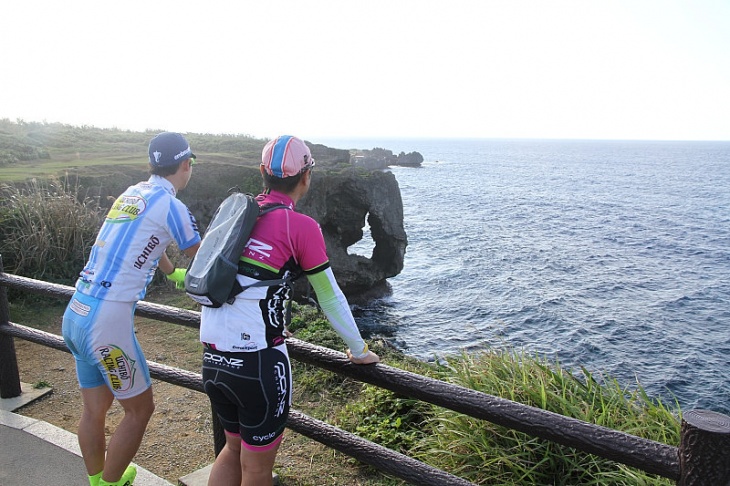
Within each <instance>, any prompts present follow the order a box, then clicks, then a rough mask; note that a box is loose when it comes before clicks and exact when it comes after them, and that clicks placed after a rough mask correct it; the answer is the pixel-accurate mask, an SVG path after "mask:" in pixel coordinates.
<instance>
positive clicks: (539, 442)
mask: <svg viewBox="0 0 730 486" xmlns="http://www.w3.org/2000/svg"><path fill="white" fill-rule="evenodd" d="M441 379H442V380H444V381H448V382H453V383H455V384H459V385H462V386H465V387H467V388H472V389H474V390H478V391H481V392H484V393H487V394H490V395H495V396H499V397H502V398H507V399H509V400H512V401H515V402H519V403H523V404H526V405H531V406H534V407H538V408H541V409H544V410H549V411H551V412H555V413H558V414H561V415H565V416H568V417H573V418H576V419H579V420H583V421H586V422H590V423H594V424H597V425H601V426H604V427H608V428H611V429H616V430H621V431H623V432H626V433H629V434H632V435H636V436H639V437H644V438H647V439H651V440H655V441H658V442H662V443H665V444H670V445H677V444H678V443H679V430H680V417H679V407H678V406H677V408H676V410H672V409H670V408H668V407H667V406H665V405H664V404H663V403H662V402H661V401H660V400H652V399H650V398H649V397H648V396H647V394H646V393H645V392H644V390H643V388H642V387H641V386H638V387H637V389H635V390H629V389H627V388H624V387H621V386H620V385H619V383H618V382H617V381H616V380H614V379H606V380H602V383H599V381H598V380H597V379H596V378H595V377H594V376H593V375H592V374H591V373H590V372H588V371H587V370H586V369H582V370H581V373H580V374H579V375H578V376H576V375H574V374H572V373H570V372H568V371H566V370H563V369H561V367H560V365H559V364H558V363H547V362H546V361H545V360H543V359H540V358H539V357H530V356H526V355H524V354H521V353H518V352H515V351H502V352H484V353H478V354H472V355H466V354H463V355H461V356H457V357H452V358H447V361H446V365H445V366H444V368H443V370H442V373H441ZM430 428H431V430H432V433H431V434H429V435H427V436H425V437H424V438H423V440H421V441H420V442H419V444H418V446H417V447H416V448H414V450H413V451H412V452H413V453H414V455H416V456H417V457H419V458H420V459H421V460H423V461H425V462H428V463H430V464H434V465H435V466H437V467H440V468H442V469H444V470H447V471H450V472H452V473H454V474H457V475H459V476H462V477H464V478H466V479H468V480H470V481H472V482H474V483H476V484H520V485H528V484H529V485H535V484H541V485H577V484H580V485H603V484H616V485H618V484H626V485H629V484H630V485H650V484H651V485H660V484H667V485H668V484H673V483H672V482H671V481H669V480H667V479H664V478H660V477H657V476H654V475H650V474H647V473H644V472H642V471H639V470H636V469H632V468H629V467H628V466H624V465H621V464H618V463H615V462H613V461H610V460H608V459H603V458H600V457H597V456H593V455H590V454H587V453H584V452H581V451H578V450H575V449H573V448H570V447H566V446H562V445H559V444H555V443H553V442H551V441H547V440H543V439H538V438H535V437H532V436H530V435H527V434H524V433H521V432H517V431H514V430H512V429H508V428H505V427H501V426H497V425H494V424H491V423H489V422H486V421H483V420H479V419H475V418H471V417H468V416H466V415H463V414H460V413H457V412H452V411H449V410H441V409H438V411H437V413H436V414H435V415H434V416H433V418H432V419H431V423H430Z"/></svg>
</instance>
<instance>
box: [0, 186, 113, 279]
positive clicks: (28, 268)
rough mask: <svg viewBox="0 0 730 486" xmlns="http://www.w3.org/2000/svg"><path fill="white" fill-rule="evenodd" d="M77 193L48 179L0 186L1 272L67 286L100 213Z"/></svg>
mask: <svg viewBox="0 0 730 486" xmlns="http://www.w3.org/2000/svg"><path fill="white" fill-rule="evenodd" d="M78 192H79V187H73V186H71V185H70V184H69V183H67V182H66V183H62V182H60V181H59V180H57V179H55V178H52V179H49V180H45V181H37V180H35V179H34V180H32V181H30V182H29V183H27V184H25V185H24V186H22V187H19V186H15V185H5V186H3V187H2V197H0V254H2V257H3V266H4V269H5V271H6V272H8V273H15V274H18V275H24V276H27V277H31V278H36V279H40V280H46V281H50V282H56V283H63V284H67V285H72V284H73V282H74V281H75V280H76V277H78V274H79V272H80V271H81V269H82V268H83V266H84V263H85V261H86V257H87V256H88V254H89V251H90V249H91V246H92V245H93V244H94V240H95V237H96V232H97V231H98V230H99V227H100V226H101V222H102V220H103V218H104V212H103V210H101V209H100V208H99V205H98V201H93V200H92V199H88V198H86V199H80V198H79V197H78Z"/></svg>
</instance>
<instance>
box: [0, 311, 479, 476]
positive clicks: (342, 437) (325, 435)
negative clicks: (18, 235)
mask: <svg viewBox="0 0 730 486" xmlns="http://www.w3.org/2000/svg"><path fill="white" fill-rule="evenodd" d="M0 334H5V335H9V336H13V337H16V338H19V339H24V340H26V341H30V342H34V343H36V344H40V345H42V346H46V347H50V348H54V349H57V350H60V351H65V352H67V353H70V351H69V349H68V347H67V346H66V343H65V342H64V340H63V338H62V337H61V336H58V335H56V334H51V333H48V332H45V331H40V330H38V329H35V328H32V327H28V326H23V325H21V324H15V323H13V322H9V323H8V324H7V325H2V326H0ZM147 364H148V366H149V369H150V375H151V376H152V377H153V378H156V379H159V380H162V381H164V382H167V383H172V384H174V385H178V386H182V387H184V388H188V389H190V390H194V391H198V392H201V393H205V390H204V389H203V377H202V376H201V375H200V374H199V373H193V372H192V371H187V370H182V369H179V368H174V367H171V366H166V365H163V364H160V363H156V362H154V361H147ZM286 425H287V427H288V428H290V429H291V430H293V431H295V432H297V433H300V434H302V435H304V436H306V437H309V438H310V439H313V440H316V441H318V442H321V443H323V444H324V445H326V446H328V447H331V448H333V449H336V450H338V451H340V452H343V453H345V454H347V455H349V456H351V457H354V458H355V459H357V460H358V461H360V462H362V463H364V464H368V465H370V466H373V467H375V468H376V469H377V470H379V471H382V472H384V473H386V474H390V475H392V476H395V477H398V478H400V479H403V480H405V481H408V482H410V483H412V484H423V485H428V486H470V485H473V483H471V482H469V481H466V480H465V479H462V478H460V477H458V476H454V475H453V474H449V473H447V472H445V471H442V470H441V469H438V468H435V467H433V466H429V465H428V464H425V463H423V462H421V461H418V460H416V459H413V458H411V457H408V456H406V455H404V454H401V453H399V452H395V451H392V450H390V449H388V448H387V447H383V446H381V445H378V444H376V443H374V442H370V441H368V440H365V439H363V438H362V437H358V436H357V435H355V434H351V433H349V432H346V431H344V430H341V429H339V428H337V427H334V426H332V425H330V424H328V423H326V422H322V421H319V420H316V419H313V418H311V417H309V416H307V415H305V414H303V413H301V412H299V411H297V410H290V411H289V417H288V419H287V424H286Z"/></svg>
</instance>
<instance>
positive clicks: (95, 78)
mask: <svg viewBox="0 0 730 486" xmlns="http://www.w3.org/2000/svg"><path fill="white" fill-rule="evenodd" d="M0 118H8V119H10V120H17V119H22V120H25V121H38V122H49V123H52V122H60V123H65V124H70V125H77V126H80V125H92V126H97V127H104V128H107V127H109V128H111V127H116V128H121V129H129V130H146V129H159V130H173V131H179V132H184V133H185V132H195V133H227V134H246V135H253V136H256V137H261V138H271V137H275V136H277V135H280V134H291V135H296V136H299V137H301V138H305V139H307V140H310V141H312V142H316V141H317V138H327V139H332V138H337V137H340V138H350V139H352V138H377V137H381V138H567V139H644V140H730V1H728V0H684V1H678V0H610V1H609V0H603V1H597V0H596V1H594V0H550V1H548V0H533V1H525V0H501V1H494V0H473V1H467V0H449V1H444V0H442V1H431V0H417V1H411V0H385V1H383V0H368V1H366V2H355V1H348V0H332V1H330V0H311V1H305V0H299V1H293V0H292V1H285V0H267V1H259V0H257V1H246V0H238V1H217V0H208V1H207V2H201V1H194V2H193V1H188V0H177V1H167V0H152V1H150V0H145V1H139V0H125V1H121V2H108V1H99V0H94V1H86V0H83V1H76V0H64V1H58V0H51V1H49V0H35V1H31V0H29V1H21V0H7V1H4V2H2V4H1V5H0Z"/></svg>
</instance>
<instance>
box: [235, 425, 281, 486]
mask: <svg viewBox="0 0 730 486" xmlns="http://www.w3.org/2000/svg"><path fill="white" fill-rule="evenodd" d="M279 444H281V437H280V438H279V439H278V440H277V442H276V444H275V445H274V446H273V447H271V448H270V449H263V448H262V449H260V450H251V449H247V448H246V447H241V476H242V477H241V486H261V485H265V484H268V485H271V484H273V474H272V473H273V470H274V461H275V460H276V453H277V451H278V450H279Z"/></svg>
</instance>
